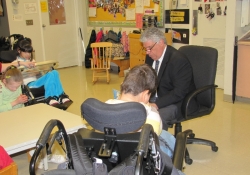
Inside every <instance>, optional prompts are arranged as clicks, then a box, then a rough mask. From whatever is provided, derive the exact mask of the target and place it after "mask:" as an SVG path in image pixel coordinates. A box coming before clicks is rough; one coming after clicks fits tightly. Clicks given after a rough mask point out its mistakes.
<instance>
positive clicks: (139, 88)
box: [106, 64, 175, 158]
mask: <svg viewBox="0 0 250 175" xmlns="http://www.w3.org/2000/svg"><path fill="white" fill-rule="evenodd" d="M157 83H158V80H157V75H156V73H155V71H154V70H153V69H152V67H151V66H148V65H147V64H143V65H138V66H135V67H133V68H132V69H131V70H130V71H129V73H128V74H127V75H126V77H125V79H124V81H123V83H122V84H121V88H120V89H121V91H120V92H121V93H120V96H119V98H118V99H110V100H108V101H106V103H109V104H118V103H125V102H131V101H134V102H139V103H141V104H142V105H143V106H144V107H145V109H146V111H147V119H146V123H148V124H151V125H152V126H153V129H154V132H155V133H156V134H157V135H158V136H159V142H160V147H161V149H162V151H164V152H165V153H166V154H167V155H168V156H169V157H171V158H172V156H173V151H174V145H175V138H174V136H173V135H172V134H170V133H169V132H167V131H165V130H162V120H161V117H160V115H159V113H158V111H157V110H156V109H155V108H154V107H152V106H150V105H149V98H150V95H151V93H153V92H154V91H155V90H156V87H157Z"/></svg>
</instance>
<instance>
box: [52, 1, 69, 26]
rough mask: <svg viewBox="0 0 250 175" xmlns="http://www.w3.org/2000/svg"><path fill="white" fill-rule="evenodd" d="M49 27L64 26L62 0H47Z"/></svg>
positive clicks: (64, 16) (64, 18)
mask: <svg viewBox="0 0 250 175" xmlns="http://www.w3.org/2000/svg"><path fill="white" fill-rule="evenodd" d="M48 6H49V21H50V25H57V24H66V15H65V9H64V0H48Z"/></svg>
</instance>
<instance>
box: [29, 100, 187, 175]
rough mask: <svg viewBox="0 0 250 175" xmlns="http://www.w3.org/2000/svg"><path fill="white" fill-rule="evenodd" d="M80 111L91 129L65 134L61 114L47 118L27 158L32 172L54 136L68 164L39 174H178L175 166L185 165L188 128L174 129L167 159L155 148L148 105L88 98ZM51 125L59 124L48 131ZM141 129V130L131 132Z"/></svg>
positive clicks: (156, 143)
mask: <svg viewBox="0 0 250 175" xmlns="http://www.w3.org/2000/svg"><path fill="white" fill-rule="evenodd" d="M81 112H82V116H83V118H84V119H85V120H86V121H87V122H88V123H89V124H90V126H92V127H93V129H92V130H90V129H87V128H82V129H79V130H78V131H77V132H76V133H73V134H67V132H66V130H65V128H64V126H63V124H62V123H61V122H60V121H59V120H51V121H49V122H48V123H47V124H46V126H45V128H44V129H43V131H42V134H41V135H40V138H39V139H38V141H37V144H36V149H35V152H34V154H33V156H32V158H31V161H30V165H29V171H30V175H35V174H36V168H35V167H36V161H37V158H38V156H39V155H40V152H41V150H44V149H45V150H46V152H47V153H48V152H50V149H49V148H51V146H52V145H53V143H54V141H55V140H57V141H58V143H59V144H60V145H61V146H62V148H63V150H64V151H65V156H66V160H67V161H66V165H67V166H66V168H65V169H54V170H49V171H46V172H44V173H43V175H57V174H58V175H59V174H60V175H147V174H148V175H163V174H164V175H179V172H178V171H177V169H179V170H182V168H183V159H184V153H185V149H186V138H187V134H186V133H183V132H180V133H179V134H178V135H177V140H176V145H175V151H174V156H173V159H172V160H171V159H170V158H169V157H168V156H167V155H166V154H165V153H163V152H162V151H161V149H160V148H159V142H158V137H157V135H156V134H155V133H154V131H153V127H152V126H151V125H150V124H144V123H145V121H146V110H145V107H144V106H143V105H142V104H140V103H137V102H128V103H122V104H106V103H103V102H100V101H99V100H96V99H94V98H89V99H87V100H85V101H84V102H83V103H82V105H81ZM142 126H143V127H142ZM55 127H57V129H58V130H57V131H56V132H54V134H51V133H52V130H54V128H55ZM139 129H141V132H134V131H137V130H139ZM100 131H103V132H100ZM51 135H53V136H52V137H51ZM50 153H51V152H50Z"/></svg>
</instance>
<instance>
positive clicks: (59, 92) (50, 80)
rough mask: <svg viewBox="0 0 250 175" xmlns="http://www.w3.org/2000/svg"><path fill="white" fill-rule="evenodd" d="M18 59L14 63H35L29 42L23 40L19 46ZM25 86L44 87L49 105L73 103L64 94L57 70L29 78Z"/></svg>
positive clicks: (26, 79)
mask: <svg viewBox="0 0 250 175" xmlns="http://www.w3.org/2000/svg"><path fill="white" fill-rule="evenodd" d="M17 47H18V48H17V59H16V60H15V61H14V62H34V61H35V60H32V58H31V53H32V51H33V47H32V46H31V44H30V42H29V41H27V40H22V41H20V42H19V43H18V44H17ZM23 81H24V84H26V85H28V86H29V87H30V88H39V87H41V86H44V89H45V98H46V100H45V102H46V103H47V104H49V105H57V104H59V103H66V102H69V101H71V100H70V99H69V97H68V95H66V94H65V93H64V90H63V87H62V83H61V81H60V77H59V73H58V71H56V70H52V71H50V72H48V73H46V74H45V75H43V76H42V77H40V78H38V79H37V78H36V76H34V77H27V78H24V80H23Z"/></svg>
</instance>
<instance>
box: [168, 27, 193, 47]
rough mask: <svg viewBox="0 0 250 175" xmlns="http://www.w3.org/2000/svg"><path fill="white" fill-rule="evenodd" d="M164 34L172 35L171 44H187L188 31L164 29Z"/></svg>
mask: <svg viewBox="0 0 250 175" xmlns="http://www.w3.org/2000/svg"><path fill="white" fill-rule="evenodd" d="M165 33H172V37H173V43H181V44H189V29H177V28H174V29H170V28H166V29H165Z"/></svg>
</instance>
